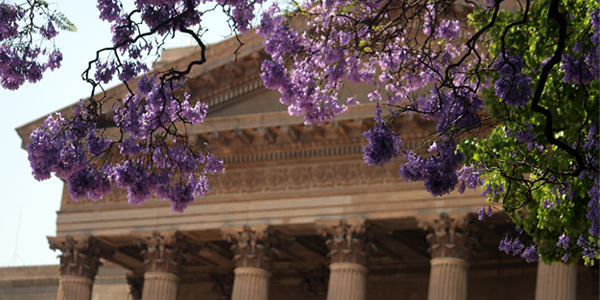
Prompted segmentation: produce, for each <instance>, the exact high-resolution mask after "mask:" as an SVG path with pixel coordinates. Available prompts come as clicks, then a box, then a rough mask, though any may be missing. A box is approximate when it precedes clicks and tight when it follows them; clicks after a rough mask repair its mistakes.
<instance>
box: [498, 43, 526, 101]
mask: <svg viewBox="0 0 600 300" xmlns="http://www.w3.org/2000/svg"><path fill="white" fill-rule="evenodd" d="M492 67H494V68H495V69H496V70H497V72H498V74H499V75H500V79H498V80H496V96H498V97H500V98H502V100H504V101H505V102H506V104H508V105H510V106H512V107H515V108H520V107H523V106H525V105H526V104H527V103H529V100H530V99H529V98H530V97H531V95H532V94H533V91H532V90H531V87H530V84H531V77H529V75H523V74H522V73H521V72H522V69H523V59H522V58H521V57H519V56H518V55H515V56H511V55H509V54H507V53H505V52H502V53H501V54H500V55H498V60H496V61H495V62H494V63H493V64H492Z"/></svg>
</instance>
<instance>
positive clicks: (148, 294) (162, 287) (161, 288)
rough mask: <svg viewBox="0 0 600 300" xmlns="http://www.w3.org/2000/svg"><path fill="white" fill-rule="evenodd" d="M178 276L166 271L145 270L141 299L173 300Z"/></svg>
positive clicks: (175, 296)
mask: <svg viewBox="0 0 600 300" xmlns="http://www.w3.org/2000/svg"><path fill="white" fill-rule="evenodd" d="M178 285H179V277H177V276H176V275H174V274H171V273H167V272H160V271H155V272H152V271H150V272H145V273H144V289H143V291H142V300H175V299H177V287H178Z"/></svg>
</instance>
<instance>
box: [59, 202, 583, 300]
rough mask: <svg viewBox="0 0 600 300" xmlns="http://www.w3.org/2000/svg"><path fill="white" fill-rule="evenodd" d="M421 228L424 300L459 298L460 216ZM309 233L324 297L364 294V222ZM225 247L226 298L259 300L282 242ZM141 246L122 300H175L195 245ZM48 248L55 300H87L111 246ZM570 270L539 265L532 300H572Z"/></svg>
mask: <svg viewBox="0 0 600 300" xmlns="http://www.w3.org/2000/svg"><path fill="white" fill-rule="evenodd" d="M419 225H420V227H421V228H423V229H424V230H426V231H428V232H429V233H428V235H427V241H428V243H429V246H430V247H429V253H430V254H431V261H430V264H431V271H430V278H429V289H428V300H466V299H467V282H468V269H469V256H470V252H471V249H472V244H473V242H474V239H473V238H472V237H471V235H470V232H471V230H470V228H469V226H471V225H470V224H469V222H468V219H467V216H466V215H465V216H461V217H453V218H451V217H449V216H448V215H445V214H442V215H441V216H440V217H439V218H437V219H430V220H420V222H419ZM317 232H318V233H319V234H321V235H323V236H325V237H327V241H326V244H327V247H328V249H329V253H328V257H329V259H330V265H329V269H330V272H329V280H328V289H327V300H364V299H366V293H367V289H366V287H367V273H368V265H367V260H368V258H369V255H370V254H371V253H372V252H373V251H374V250H375V247H374V244H373V243H372V240H371V239H370V238H369V236H370V235H369V233H370V232H369V228H367V226H366V224H365V222H364V221H357V222H353V223H348V222H346V221H344V220H342V221H340V222H339V224H338V225H335V226H332V225H320V226H317ZM223 238H224V239H225V240H227V241H229V242H230V243H231V244H232V247H231V249H232V251H233V252H234V258H233V262H234V265H235V269H234V281H233V291H232V295H231V299H232V300H267V299H268V298H269V294H268V293H269V281H270V278H271V268H272V266H273V260H274V259H275V258H276V257H277V255H278V254H279V251H278V247H279V246H280V245H282V244H285V243H289V242H290V241H289V240H286V239H285V238H281V237H279V236H275V235H273V234H272V233H271V232H270V231H269V228H268V227H264V228H262V229H255V230H251V229H250V228H249V227H248V226H244V227H243V228H242V229H241V230H237V231H235V230H229V231H224V232H223ZM134 240H135V242H136V243H137V245H138V246H139V247H141V248H142V251H141V255H142V256H143V258H144V262H143V265H144V272H143V274H136V273H128V274H127V281H128V283H129V284H130V287H131V293H130V297H129V300H159V299H160V300H176V299H177V289H178V285H179V281H180V275H181V272H182V271H183V266H184V264H185V262H186V260H187V259H188V255H189V254H191V253H198V251H199V250H200V246H199V245H192V244H189V243H186V242H185V241H184V240H182V239H180V238H178V236H177V234H176V233H162V234H161V233H159V232H154V233H153V234H152V235H150V236H144V237H139V236H138V237H134ZM50 244H51V248H52V249H59V250H61V251H62V255H61V265H60V268H59V270H60V279H59V290H58V298H57V299H58V300H90V299H91V294H92V288H93V282H94V278H95V276H96V273H97V271H98V267H99V265H100V258H101V257H109V256H110V255H111V251H112V250H111V249H110V248H109V247H105V246H103V245H102V244H101V243H99V242H98V241H96V240H95V239H94V238H93V237H90V236H87V237H82V238H78V239H74V238H72V237H67V238H66V239H65V240H61V241H58V240H56V239H51V240H50ZM575 285H576V265H571V266H566V265H564V264H560V263H555V264H552V265H550V266H548V265H545V264H544V263H542V262H540V263H539V267H538V275H537V287H536V300H538V299H550V300H552V299H561V300H575Z"/></svg>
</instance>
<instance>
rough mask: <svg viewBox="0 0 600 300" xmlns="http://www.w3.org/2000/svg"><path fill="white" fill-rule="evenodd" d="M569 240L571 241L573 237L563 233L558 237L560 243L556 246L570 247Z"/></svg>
mask: <svg viewBox="0 0 600 300" xmlns="http://www.w3.org/2000/svg"><path fill="white" fill-rule="evenodd" d="M569 241H571V237H570V236H568V235H567V234H566V233H563V234H561V235H560V236H559V237H558V243H556V247H561V248H563V249H568V248H569Z"/></svg>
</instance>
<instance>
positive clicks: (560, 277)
mask: <svg viewBox="0 0 600 300" xmlns="http://www.w3.org/2000/svg"><path fill="white" fill-rule="evenodd" d="M576 295H577V264H576V263H573V264H571V265H566V264H564V263H562V262H554V263H552V264H551V265H547V264H545V263H544V262H543V261H539V262H538V269H537V282H536V285H535V300H542V299H543V300H575V298H576Z"/></svg>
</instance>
